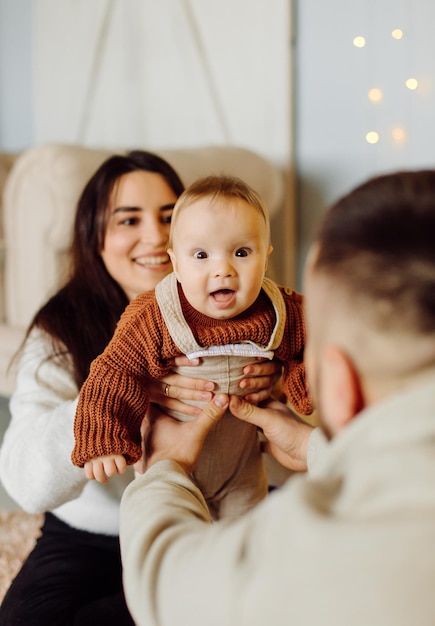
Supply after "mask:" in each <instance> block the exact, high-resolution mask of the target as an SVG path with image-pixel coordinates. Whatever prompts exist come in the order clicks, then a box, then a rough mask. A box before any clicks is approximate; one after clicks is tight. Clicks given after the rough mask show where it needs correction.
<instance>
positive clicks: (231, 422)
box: [156, 274, 286, 519]
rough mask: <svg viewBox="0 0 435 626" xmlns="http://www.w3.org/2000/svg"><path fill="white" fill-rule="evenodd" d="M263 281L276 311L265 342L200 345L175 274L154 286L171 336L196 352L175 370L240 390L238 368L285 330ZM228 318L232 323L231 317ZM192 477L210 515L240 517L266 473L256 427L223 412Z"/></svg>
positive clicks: (267, 286)
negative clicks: (193, 361) (184, 309)
mask: <svg viewBox="0 0 435 626" xmlns="http://www.w3.org/2000/svg"><path fill="white" fill-rule="evenodd" d="M262 287H263V290H264V291H265V293H266V294H267V295H268V296H269V298H270V300H271V303H272V305H273V307H274V309H275V314H276V324H275V328H274V330H273V333H272V336H271V337H270V341H269V344H268V345H267V346H265V347H263V346H259V345H257V344H255V343H253V342H250V341H246V342H241V343H237V344H227V345H223V346H211V347H210V348H202V347H201V346H200V345H199V344H198V343H197V342H196V340H195V337H194V336H193V333H192V331H191V330H190V328H189V327H188V325H187V323H186V320H185V318H184V316H183V312H182V309H181V304H180V300H179V296H178V289H177V280H176V277H175V275H174V274H170V275H169V276H167V277H166V278H164V279H163V280H162V281H161V282H160V283H159V284H158V285H157V287H156V298H157V302H158V304H159V307H160V309H161V312H162V315H163V318H164V320H165V322H166V324H167V327H168V330H169V332H170V334H171V337H172V338H173V340H174V342H175V343H176V345H177V346H178V347H179V349H180V350H181V352H182V353H183V354H186V355H187V356H188V357H189V358H190V359H192V358H194V357H200V358H201V365H200V366H198V367H189V366H184V367H174V372H177V373H178V374H184V375H185V376H191V377H196V378H203V379H206V380H213V381H214V382H216V383H217V385H218V391H220V392H221V393H227V394H237V395H243V391H242V390H241V389H240V388H239V386H238V382H239V381H240V380H241V378H243V368H244V367H245V365H247V364H249V363H253V362H255V361H257V360H258V359H259V358H269V359H272V358H273V350H275V349H276V348H277V347H278V346H279V344H280V343H281V340H282V336H283V331H284V324H285V316H286V310H285V304H284V300H283V297H282V294H281V292H280V291H279V289H278V287H277V286H276V284H275V283H273V282H272V281H270V280H269V279H267V278H265V279H264V282H263V285H262ZM228 323H229V324H231V320H228ZM245 393H247V392H245ZM195 404H196V405H198V406H203V405H204V403H200V402H196V403H195ZM165 411H167V409H165ZM171 414H172V415H173V416H174V417H177V419H180V420H183V421H186V420H187V419H192V418H190V417H188V416H186V415H183V414H181V413H171ZM194 478H195V480H196V482H197V484H198V486H199V488H200V489H201V491H202V493H203V494H204V497H205V499H206V501H207V504H208V506H209V508H210V511H211V514H212V516H213V518H214V519H219V518H223V517H225V518H229V517H239V516H240V515H241V514H243V513H244V512H246V511H247V510H248V509H250V508H252V507H253V506H254V505H255V504H256V503H257V502H259V501H260V500H262V499H263V498H264V497H265V496H266V495H267V477H266V471H265V467H264V463H263V460H262V454H261V451H260V443H259V438H258V433H257V429H256V427H255V426H252V425H251V424H247V423H245V422H242V421H240V420H238V419H237V418H235V417H234V416H233V415H231V413H229V412H227V413H226V414H225V416H224V417H223V418H222V419H221V420H220V421H219V422H218V423H217V424H216V426H215V427H214V428H213V430H212V431H211V432H210V433H209V435H208V437H207V439H206V441H205V444H204V448H203V451H202V453H201V456H200V459H199V461H198V464H197V467H196V469H195V473H194Z"/></svg>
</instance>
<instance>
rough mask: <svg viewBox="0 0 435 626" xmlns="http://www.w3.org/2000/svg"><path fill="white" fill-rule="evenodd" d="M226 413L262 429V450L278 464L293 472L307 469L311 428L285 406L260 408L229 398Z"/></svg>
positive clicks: (272, 403)
mask: <svg viewBox="0 0 435 626" xmlns="http://www.w3.org/2000/svg"><path fill="white" fill-rule="evenodd" d="M229 410H230V411H231V413H232V414H233V415H234V416H235V417H237V418H239V419H240V420H242V421H244V422H249V423H250V424H254V425H255V426H258V427H259V428H261V429H262V431H263V434H264V435H265V437H266V439H267V441H266V442H265V443H264V445H263V450H264V451H265V452H269V453H270V454H272V455H273V456H274V457H275V458H276V460H277V461H278V462H279V463H281V465H283V466H284V467H287V468H288V469H290V470H293V471H295V472H305V471H306V470H307V444H308V439H309V436H310V434H311V431H312V430H313V427H312V426H310V425H309V424H306V423H305V422H303V421H302V420H301V419H300V418H299V417H298V416H297V415H296V414H295V413H293V411H292V410H291V409H290V408H289V407H288V406H286V405H285V404H282V402H279V401H278V400H270V401H268V402H267V403H265V404H263V407H262V408H260V407H257V406H254V405H252V404H249V402H246V401H245V400H242V399H241V398H239V397H237V396H231V399H230V405H229Z"/></svg>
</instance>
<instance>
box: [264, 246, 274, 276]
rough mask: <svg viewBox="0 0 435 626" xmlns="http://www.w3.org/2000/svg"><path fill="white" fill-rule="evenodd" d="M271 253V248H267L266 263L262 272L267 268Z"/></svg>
mask: <svg viewBox="0 0 435 626" xmlns="http://www.w3.org/2000/svg"><path fill="white" fill-rule="evenodd" d="M272 252H273V246H269V248H268V250H267V252H266V263H265V264H264V271H266V270H267V268H268V267H269V257H270V255H271V254H272Z"/></svg>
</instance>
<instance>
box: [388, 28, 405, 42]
mask: <svg viewBox="0 0 435 626" xmlns="http://www.w3.org/2000/svg"><path fill="white" fill-rule="evenodd" d="M391 36H392V38H393V39H402V37H403V30H402V29H401V28H395V29H394V30H393V32H392V33H391Z"/></svg>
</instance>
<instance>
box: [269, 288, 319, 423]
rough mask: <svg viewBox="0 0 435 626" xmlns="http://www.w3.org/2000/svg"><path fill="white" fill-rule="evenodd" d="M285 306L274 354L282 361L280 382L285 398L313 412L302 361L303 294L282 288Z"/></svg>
mask: <svg viewBox="0 0 435 626" xmlns="http://www.w3.org/2000/svg"><path fill="white" fill-rule="evenodd" d="M282 292H283V296H284V302H285V305H286V310H287V317H286V326H285V330H284V337H283V340H282V343H281V345H280V347H279V348H278V350H277V351H276V353H275V356H276V357H277V358H278V359H279V360H280V361H281V362H282V363H283V376H282V385H283V391H284V393H285V394H286V396H287V399H288V400H289V402H290V403H291V404H292V406H293V407H294V408H295V409H296V411H297V412H298V413H300V414H302V415H310V414H311V413H312V412H313V403H312V400H311V396H310V393H309V390H308V384H307V380H306V374H305V365H304V361H303V358H304V348H305V339H306V330H305V318H304V309H303V297H302V296H301V295H300V294H298V293H296V292H295V291H291V290H289V289H282Z"/></svg>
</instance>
